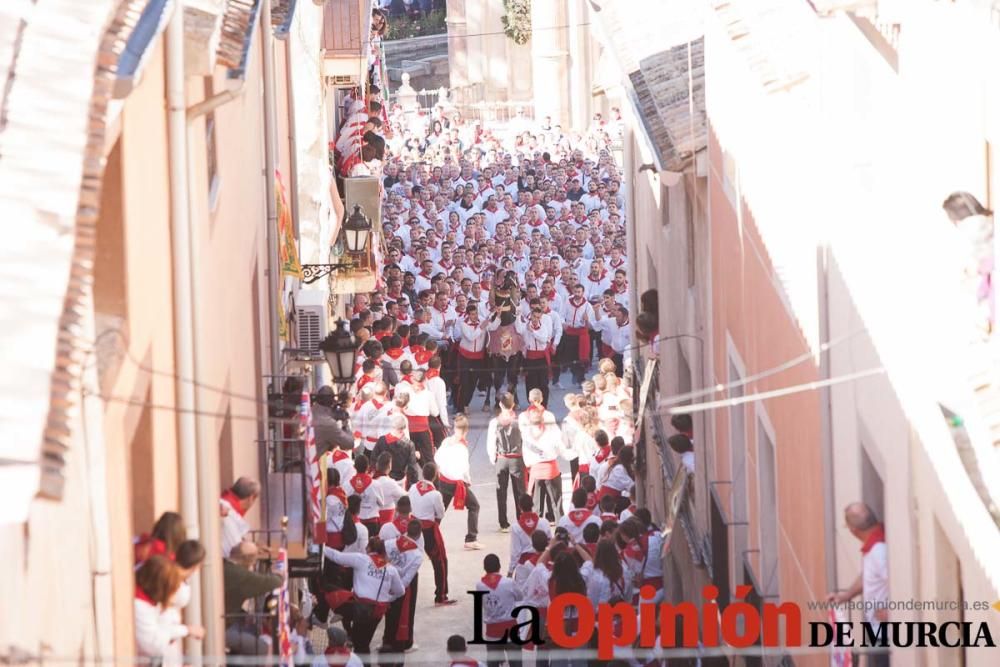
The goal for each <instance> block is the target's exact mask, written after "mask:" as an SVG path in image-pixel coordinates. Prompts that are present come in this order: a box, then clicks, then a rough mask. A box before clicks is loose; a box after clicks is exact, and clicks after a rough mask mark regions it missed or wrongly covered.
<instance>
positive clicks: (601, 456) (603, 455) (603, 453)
mask: <svg viewBox="0 0 1000 667" xmlns="http://www.w3.org/2000/svg"><path fill="white" fill-rule="evenodd" d="M609 456H611V445H607V446H606V447H601V448H600V449H598V450H597V454H595V455H594V460H595V461H597V462H598V463H604V462H605V461H607V460H608V457H609Z"/></svg>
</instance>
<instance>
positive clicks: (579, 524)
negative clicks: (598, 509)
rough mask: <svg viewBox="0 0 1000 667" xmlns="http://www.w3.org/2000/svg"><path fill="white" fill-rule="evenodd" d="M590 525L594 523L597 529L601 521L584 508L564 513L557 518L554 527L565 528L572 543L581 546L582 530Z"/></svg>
mask: <svg viewBox="0 0 1000 667" xmlns="http://www.w3.org/2000/svg"><path fill="white" fill-rule="evenodd" d="M592 523H596V524H597V526H598V528H599V527H600V526H601V519H600V517H598V516H597V515H596V514H594V512H593V511H592V510H589V509H587V508H586V507H584V508H582V509H571V510H570V511H569V512H566V514H563V515H562V516H561V517H559V522H558V523H557V524H556V525H557V526H559V527H560V528H565V529H566V531H567V532H568V533H569V536H570V537H572V538H573V541H574V542H576V543H577V544H583V529H584V528H586V527H587V526H588V525H589V524H592Z"/></svg>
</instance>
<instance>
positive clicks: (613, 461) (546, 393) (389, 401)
mask: <svg viewBox="0 0 1000 667" xmlns="http://www.w3.org/2000/svg"><path fill="white" fill-rule="evenodd" d="M344 111H345V118H346V120H345V124H344V125H343V129H342V131H341V136H340V137H338V140H337V141H336V142H335V145H336V147H337V150H336V152H335V155H334V164H335V166H336V169H337V175H338V177H340V178H350V177H356V176H373V177H375V178H377V179H378V180H379V182H380V187H381V192H382V205H381V227H382V235H381V237H382V238H383V239H384V244H382V245H379V246H378V247H376V249H375V251H376V258H377V259H376V261H377V264H378V265H379V269H380V270H379V280H378V284H377V287H376V289H375V291H373V292H371V293H368V294H358V295H355V297H354V301H353V303H352V311H351V322H350V329H351V331H352V333H353V334H354V335H355V337H356V340H357V342H358V356H357V372H356V381H355V384H354V386H353V388H352V391H351V392H350V394H349V395H344V396H342V397H341V401H342V403H343V404H344V405H345V407H346V410H347V413H348V416H349V422H350V435H351V436H353V437H352V438H343V437H341V438H339V439H338V441H337V442H333V441H329V442H323V443H319V442H318V445H319V449H320V451H321V452H322V455H321V457H320V470H321V474H322V478H323V481H322V489H323V496H324V499H325V500H324V504H323V513H324V523H323V525H322V532H323V535H322V539H323V542H324V548H323V553H324V563H325V564H324V570H323V573H322V575H321V576H320V577H318V578H317V580H314V581H313V582H311V584H310V588H311V590H312V591H313V592H314V593H315V594H316V596H317V606H316V609H315V611H314V614H313V616H312V619H311V620H312V621H313V622H314V623H316V624H326V625H330V626H332V627H335V624H336V623H337V622H339V623H341V624H342V625H343V628H344V629H345V630H346V632H347V635H348V637H349V638H350V641H351V644H352V646H353V649H354V650H355V651H356V652H357V654H358V655H360V656H362V657H365V656H374V655H375V653H376V651H375V645H376V644H378V645H379V648H378V650H377V653H378V655H379V658H378V662H379V664H402V663H403V662H404V659H405V656H406V654H407V653H409V652H412V651H413V650H415V648H416V643H415V642H414V627H415V624H416V618H415V615H416V611H417V607H416V599H417V586H418V581H419V578H420V577H419V571H420V568H421V565H422V563H423V561H424V560H428V561H430V564H431V568H430V569H431V570H432V572H433V587H434V603H435V605H436V606H447V605H451V604H454V603H455V602H456V601H455V599H454V598H453V597H452V596H451V594H450V588H449V581H450V579H453V578H454V577H453V576H450V573H449V568H448V552H449V546H448V545H447V544H446V542H445V540H444V538H443V536H442V533H441V528H440V526H441V521H442V519H443V518H444V516H445V514H446V513H447V512H449V511H458V512H463V511H464V512H465V513H466V517H465V519H466V522H465V523H466V534H465V539H464V544H463V545H462V548H463V549H468V550H480V549H483V548H484V545H483V544H481V543H480V542H479V539H478V538H479V534H480V525H479V514H480V510H481V500H480V499H479V498H478V497H477V495H476V493H475V492H474V490H473V488H472V477H471V469H470V451H469V437H470V433H469V430H470V418H471V410H472V409H473V408H474V406H473V403H474V402H475V401H476V398H477V397H481V398H482V404H481V406H480V408H481V409H482V410H483V411H484V412H487V413H490V414H491V415H492V419H490V421H489V424H488V427H487V433H486V449H487V454H488V456H489V459H490V461H491V463H492V464H493V465H494V467H495V471H496V501H497V510H498V520H499V526H498V527H497V528H498V529H499V530H500V531H502V532H503V533H507V534H509V540H510V551H509V554H504V556H506V561H507V562H506V565H504V563H502V562H501V558H500V555H498V554H492V553H491V554H488V555H487V556H486V558H485V559H484V573H483V575H482V577H481V580H480V581H479V582H478V583H477V584H476V586H477V588H479V589H480V590H483V591H484V592H485V596H486V598H487V600H488V602H487V605H486V608H487V609H488V610H489V611H488V613H487V618H486V619H485V623H486V625H485V627H484V628H483V631H484V632H485V633H486V636H493V637H495V636H498V635H497V634H496V633H498V632H503V631H505V630H506V629H509V628H511V627H512V626H513V625H514V623H515V619H514V618H512V617H511V610H512V609H513V608H514V607H515V606H517V605H519V604H528V605H533V606H535V607H537V608H538V609H540V610H543V612H542V613H544V609H546V608H547V606H548V601H549V600H550V599H551V596H552V595H557V594H560V593H562V592H568V591H573V592H581V593H583V594H585V595H587V596H588V597H590V598H591V599H592V600H593V601H594V602H595V603H598V602H608V601H615V602H617V601H626V602H635V601H636V600H637V596H638V593H637V591H638V589H639V587H640V586H642V585H644V584H648V585H652V586H654V587H655V588H656V589H657V590H659V589H660V588H661V586H662V584H661V579H662V571H661V564H660V531H659V529H658V528H657V527H656V526H655V525H653V523H652V518H651V515H650V512H649V511H648V510H646V509H645V508H641V507H636V505H635V503H634V498H635V492H634V486H635V475H636V472H635V466H636V454H635V449H634V442H633V440H634V433H633V430H634V421H633V403H632V401H633V396H632V379H631V373H630V370H629V368H630V359H631V358H632V357H633V356H634V355H633V349H634V347H633V345H632V323H631V322H630V310H629V309H630V305H629V297H628V278H629V276H628V273H627V266H628V258H627V255H626V242H625V241H626V237H625V226H624V225H625V211H624V208H625V207H624V198H623V193H622V189H621V185H622V182H621V172H620V170H619V168H618V167H617V165H616V164H615V162H614V160H613V158H612V156H611V150H610V148H611V144H612V142H613V141H614V140H615V139H617V138H618V135H619V133H620V129H621V128H620V117H619V116H618V113H617V110H615V111H614V112H613V114H612V119H611V120H609V121H605V120H604V119H603V118H602V117H601V115H600V114H597V115H596V116H595V117H594V122H593V123H592V125H591V127H590V128H589V129H588V131H586V132H584V133H582V134H573V133H569V132H564V131H563V130H562V128H561V127H559V126H558V125H553V124H552V122H551V121H550V120H549V119H547V118H546V119H542V120H541V121H539V122H534V121H532V120H529V119H528V118H527V116H526V115H525V114H524V113H523V112H521V111H519V112H518V114H517V116H516V117H515V118H514V119H512V120H511V121H510V122H509V123H508V124H507V125H506V126H505V127H496V128H494V127H490V126H486V125H484V124H482V123H480V122H469V121H466V120H465V119H463V118H462V116H461V115H460V114H458V113H455V112H452V111H449V110H448V109H447V108H445V107H441V106H438V107H435V108H434V109H432V110H430V111H427V112H424V111H419V112H415V111H412V110H411V111H404V110H402V109H400V108H398V107H396V108H390V106H389V105H387V104H385V103H384V101H383V100H382V98H381V95H380V94H379V90H378V88H377V87H369V89H368V91H367V95H365V96H362V95H360V94H355V95H352V96H350V97H349V98H348V99H347V100H346V101H345V106H344ZM649 298H652V299H653V300H654V301H655V294H652V295H644V300H647V301H648V300H649ZM637 305H639V304H637ZM643 310H646V309H643ZM654 310H655V308H654ZM637 326H638V328H639V330H640V331H639V333H640V338H641V340H642V341H648V342H649V343H650V344H651V346H655V342H656V340H655V339H656V336H657V331H656V330H657V328H658V326H657V323H656V321H655V318H653V319H650V318H649V317H648V314H647V317H646V318H645V319H644V321H640V322H638V323H637ZM550 388H556V389H563V388H566V389H568V390H569V391H568V393H566V394H565V397H564V399H563V401H564V406H560V408H559V409H558V410H555V412H560V413H563V408H564V409H565V412H564V414H565V417H563V418H562V419H561V420H560V419H557V418H556V416H555V412H554V408H552V407H551V406H550V405H549V403H550ZM689 421H690V420H688V424H687V428H686V432H687V436H688V437H689V436H690V424H689ZM682 426H683V424H682ZM682 437H683V436H682ZM561 461H562V462H565V463H566V464H567V465H563V466H560V462H561ZM563 467H568V468H569V472H570V475H569V480H570V481H569V482H568V483H570V484H572V490H570V489H564V488H563V486H564V482H563V474H562V472H561V468H563ZM508 490H509V491H510V492H511V493H508ZM570 491H571V493H569V492H570ZM565 495H569V496H570V497H569V499H568V502H567V501H566V500H565V499H564V496H565ZM452 548H453V547H452ZM464 583H468V582H464ZM425 585H430V582H428V583H427V584H425ZM566 622H567V623H572V619H566ZM380 626H381V632H379V628H380ZM378 634H381V638H380V641H379V640H377V639H376V635H378ZM459 639H460V638H459V637H453V638H452V639H451V640H449V642H448V647H447V648H448V652H449V655H450V656H451V659H452V664H478V663H476V662H475V661H474V660H471V659H469V658H468V656H467V655H465V647H464V644H463V645H461V646H460V645H459V644H460V643H461V642H459V641H458V640H459ZM534 648H535V647H534V646H529V647H527V649H529V650H533V649H534ZM514 649H516V650H514ZM498 651H499V652H498ZM549 657H550V654H549V653H548V652H547V651H544V650H539V651H537V656H536V664H543V663H544V662H545V661H547V660H548V659H549ZM372 659H374V658H372ZM552 659H553V660H556V661H558V660H562V662H563V664H576V663H574V662H572V660H573V659H572V658H571V657H566V656H560V655H557V654H552ZM520 661H521V648H520V647H518V646H516V645H514V644H512V645H510V646H509V647H508V648H507V649H506V650H504V649H498V650H493V649H491V653H490V656H489V663H490V664H491V665H494V664H497V665H499V664H502V663H504V662H506V663H508V664H510V665H517V664H520ZM585 662H586V661H584V662H581V663H579V664H585Z"/></svg>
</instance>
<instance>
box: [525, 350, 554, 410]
mask: <svg viewBox="0 0 1000 667" xmlns="http://www.w3.org/2000/svg"><path fill="white" fill-rule="evenodd" d="M524 388H525V390H526V392H527V393H531V390H532V389H540V390H541V391H542V405H545V406H548V404H549V366H548V364H547V363H546V361H545V359H525V360H524Z"/></svg>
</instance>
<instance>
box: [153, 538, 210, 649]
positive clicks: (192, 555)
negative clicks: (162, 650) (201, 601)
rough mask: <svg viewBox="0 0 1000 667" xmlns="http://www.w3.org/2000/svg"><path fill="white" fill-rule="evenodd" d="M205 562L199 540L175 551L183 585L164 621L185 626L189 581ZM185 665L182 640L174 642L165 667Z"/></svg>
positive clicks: (171, 603)
mask: <svg viewBox="0 0 1000 667" xmlns="http://www.w3.org/2000/svg"><path fill="white" fill-rule="evenodd" d="M204 562H205V547H203V546H202V545H201V542H199V541H198V540H186V541H184V542H181V543H180V544H179V545H177V548H176V549H175V551H174V563H175V564H176V565H177V568H178V569H179V570H180V573H181V585H180V587H179V588H178V589H177V592H176V593H175V594H174V596H173V598H171V600H170V604H169V605H168V606H167V608H166V609H165V610H164V611H163V620H164V621H165V622H166V623H168V624H172V625H174V626H179V625H183V623H182V622H181V613H182V610H183V609H184V607H186V606H187V605H188V603H189V602H190V601H191V587H190V586H188V583H187V582H188V580H189V579H190V578H191V577H192V576H194V574H195V573H196V572H197V571H198V570H200V569H201V566H202V564H203V563H204ZM183 664H184V646H183V643H182V642H181V641H180V640H174V641H173V642H171V644H170V648H169V649H168V650H167V653H166V654H165V655H164V657H163V667H180V665H183Z"/></svg>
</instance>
